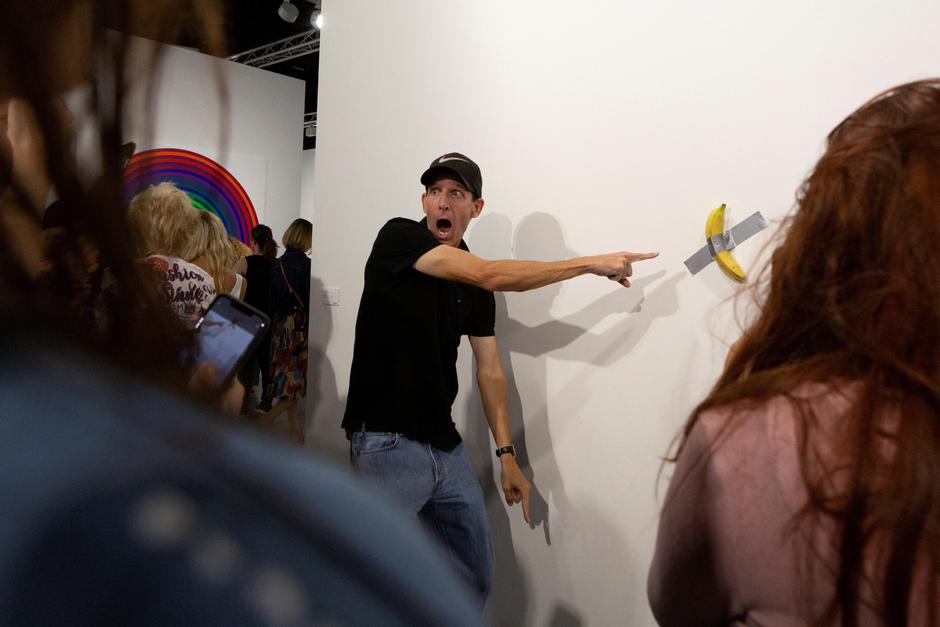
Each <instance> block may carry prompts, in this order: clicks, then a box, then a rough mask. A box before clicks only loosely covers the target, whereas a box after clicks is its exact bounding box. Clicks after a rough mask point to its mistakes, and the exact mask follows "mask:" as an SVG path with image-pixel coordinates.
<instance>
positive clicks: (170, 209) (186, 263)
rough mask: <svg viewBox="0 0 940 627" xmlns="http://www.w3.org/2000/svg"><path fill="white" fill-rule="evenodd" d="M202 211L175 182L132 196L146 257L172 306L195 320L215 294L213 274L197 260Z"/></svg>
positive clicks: (133, 219) (134, 224)
mask: <svg viewBox="0 0 940 627" xmlns="http://www.w3.org/2000/svg"><path fill="white" fill-rule="evenodd" d="M199 214H200V211H199V210H198V209H196V207H195V206H194V205H193V203H192V200H190V198H189V196H188V195H187V194H186V192H184V191H183V190H181V189H179V188H178V187H176V185H174V184H173V183H170V182H164V183H159V184H157V185H151V186H150V187H148V188H147V189H145V190H144V191H142V192H140V193H138V194H137V195H135V196H134V197H133V198H132V199H131V203H130V208H129V209H128V216H127V217H128V221H129V222H130V225H131V231H132V233H133V235H134V239H135V242H136V244H137V250H138V252H139V254H140V256H141V257H142V258H143V262H144V263H145V264H146V266H147V267H149V268H150V269H151V270H152V271H153V273H154V274H153V276H154V277H155V280H156V281H157V282H158V284H159V285H160V286H161V289H162V290H163V293H164V296H165V297H166V300H167V303H168V304H169V305H170V308H171V309H172V310H173V311H174V312H175V313H176V315H178V316H179V317H180V318H181V319H182V320H185V321H186V322H187V323H188V324H189V325H190V326H192V325H195V324H196V321H198V320H199V318H200V317H201V316H202V314H203V313H204V312H205V310H206V308H207V307H208V306H209V303H211V302H212V299H213V298H214V297H215V293H216V284H215V280H214V279H213V278H212V275H211V274H209V273H208V272H206V271H205V270H204V269H203V268H201V267H199V266H198V265H196V264H194V263H192V260H193V259H194V258H195V256H196V255H197V254H199V251H200V250H202V248H201V247H200V241H202V242H204V240H200V237H201V233H202V227H201V226H200V219H201V218H200V217H199Z"/></svg>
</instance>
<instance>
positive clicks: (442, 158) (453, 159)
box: [437, 157, 470, 163]
mask: <svg viewBox="0 0 940 627" xmlns="http://www.w3.org/2000/svg"><path fill="white" fill-rule="evenodd" d="M447 161H463V162H464V163H470V162H469V161H467V160H466V159H461V158H460V157H441V158H440V159H438V160H437V162H438V163H446V162H447Z"/></svg>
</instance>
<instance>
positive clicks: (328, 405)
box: [305, 277, 349, 465]
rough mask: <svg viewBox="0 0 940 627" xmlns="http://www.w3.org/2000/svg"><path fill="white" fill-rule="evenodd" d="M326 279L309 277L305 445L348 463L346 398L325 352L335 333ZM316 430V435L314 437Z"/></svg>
mask: <svg viewBox="0 0 940 627" xmlns="http://www.w3.org/2000/svg"><path fill="white" fill-rule="evenodd" d="M322 293H323V282H322V281H321V280H320V279H318V278H317V277H311V279H310V323H309V326H310V336H309V339H308V345H309V356H308V361H307V399H306V412H305V416H306V421H307V424H306V425H305V428H306V432H307V442H306V446H307V447H308V448H310V447H312V445H313V443H314V441H316V446H315V448H316V450H317V451H319V452H321V453H323V454H325V455H327V456H328V457H330V458H331V459H334V460H335V461H337V462H340V463H345V464H347V465H348V460H349V446H348V445H347V443H346V439H345V436H344V434H343V432H342V430H341V429H340V423H342V421H343V410H344V409H345V407H346V401H345V399H341V398H340V397H339V391H338V390H337V387H336V371H335V370H334V369H333V364H332V363H331V362H330V360H329V358H328V357H327V356H326V347H327V346H328V345H329V342H330V337H331V336H332V334H333V308H332V307H330V306H328V305H323V304H322V303H321V302H320V294H322ZM314 434H315V435H316V438H314V437H313V436H314Z"/></svg>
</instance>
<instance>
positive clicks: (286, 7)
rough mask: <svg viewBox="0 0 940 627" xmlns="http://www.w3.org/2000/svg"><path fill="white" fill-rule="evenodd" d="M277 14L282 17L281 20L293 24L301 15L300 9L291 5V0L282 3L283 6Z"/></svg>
mask: <svg viewBox="0 0 940 627" xmlns="http://www.w3.org/2000/svg"><path fill="white" fill-rule="evenodd" d="M277 14H278V15H280V16H281V19H282V20H284V21H285V22H291V23H293V22H294V20H296V19H297V16H298V15H299V14H300V9H298V8H297V7H295V6H294V5H293V4H291V3H290V0H284V2H282V3H281V6H280V7H279V8H278V10H277Z"/></svg>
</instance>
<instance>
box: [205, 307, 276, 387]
mask: <svg viewBox="0 0 940 627" xmlns="http://www.w3.org/2000/svg"><path fill="white" fill-rule="evenodd" d="M269 325H270V320H268V317H267V316H266V315H265V314H264V313H262V312H260V311H258V310H257V309H255V308H254V307H252V306H251V305H246V304H245V303H243V302H242V301H240V300H238V299H237V298H233V297H232V296H229V295H228V294H218V295H217V296H216V297H215V299H214V300H213V301H212V303H211V304H210V305H209V308H208V309H207V310H206V313H205V314H204V315H203V316H202V318H200V319H199V322H197V323H196V329H195V332H196V342H195V355H194V356H193V359H192V360H191V363H193V364H194V365H199V364H202V363H205V362H210V363H212V364H213V365H214V366H215V367H216V371H217V373H216V384H218V385H219V386H221V385H223V384H225V383H227V382H228V381H230V380H231V378H232V377H234V376H235V374H236V373H237V372H238V371H239V370H240V369H241V367H242V366H243V365H244V364H245V362H246V361H247V360H248V358H249V357H250V356H251V354H252V352H253V351H254V350H255V348H257V346H258V343H259V342H261V340H262V339H264V334H265V333H267V332H268V327H269Z"/></svg>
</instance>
